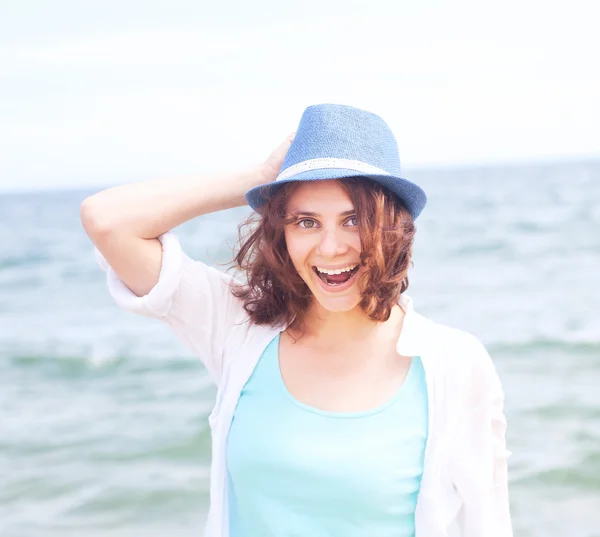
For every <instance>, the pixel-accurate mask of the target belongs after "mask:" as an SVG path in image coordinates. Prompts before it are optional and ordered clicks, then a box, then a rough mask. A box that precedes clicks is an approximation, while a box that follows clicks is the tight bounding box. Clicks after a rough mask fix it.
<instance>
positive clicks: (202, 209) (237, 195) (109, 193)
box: [81, 164, 268, 239]
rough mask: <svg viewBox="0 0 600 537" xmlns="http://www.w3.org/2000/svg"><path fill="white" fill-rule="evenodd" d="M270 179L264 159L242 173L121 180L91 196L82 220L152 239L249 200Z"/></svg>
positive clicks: (103, 229)
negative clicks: (265, 168) (250, 194)
mask: <svg viewBox="0 0 600 537" xmlns="http://www.w3.org/2000/svg"><path fill="white" fill-rule="evenodd" d="M266 182H268V179H267V178H266V177H265V173H264V165H262V164H260V165H255V166H251V167H248V168H246V169H243V170H240V171H236V172H229V173H215V174H202V175H189V176H184V177H177V178H166V179H152V180H148V181H141V182H139V183H132V184H126V185H120V186H115V187H111V188H108V189H106V190H102V191H100V192H98V193H97V194H94V195H92V196H89V197H88V198H86V199H85V200H84V201H83V203H82V205H81V219H82V222H83V225H84V227H85V228H86V231H88V233H90V232H92V231H93V230H96V231H97V232H108V231H111V232H115V231H117V232H119V231H121V232H126V233H127V234H129V235H134V236H136V237H139V238H142V239H151V238H156V237H158V236H159V235H161V234H163V233H165V232H167V231H169V230H170V229H173V228H174V227H177V226H178V225H180V224H183V223H184V222H187V221H188V220H191V219H193V218H195V217H197V216H201V215H203V214H208V213H212V212H215V211H220V210H223V209H230V208H232V207H240V206H242V205H245V204H246V201H245V198H244V194H245V193H246V192H247V191H248V190H249V189H251V188H252V187H254V186H258V185H260V184H264V183H266Z"/></svg>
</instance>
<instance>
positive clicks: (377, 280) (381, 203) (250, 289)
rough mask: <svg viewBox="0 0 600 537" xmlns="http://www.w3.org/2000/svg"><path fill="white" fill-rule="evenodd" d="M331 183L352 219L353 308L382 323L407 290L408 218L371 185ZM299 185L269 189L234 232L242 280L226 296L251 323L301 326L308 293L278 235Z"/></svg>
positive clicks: (381, 189)
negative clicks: (356, 291)
mask: <svg viewBox="0 0 600 537" xmlns="http://www.w3.org/2000/svg"><path fill="white" fill-rule="evenodd" d="M337 181H339V183H340V184H341V185H342V187H343V188H344V189H345V190H346V191H347V192H348V194H349V196H350V198H351V200H352V203H353V205H354V209H355V211H356V216H357V223H358V229H359V233H360V240H361V249H362V251H361V254H360V260H361V265H362V266H364V267H365V269H366V270H364V272H363V274H362V275H361V280H360V282H359V285H360V289H361V297H362V298H361V301H360V303H359V305H360V307H361V308H362V309H363V311H364V312H365V313H366V314H367V315H368V316H369V318H370V319H372V320H373V321H386V320H387V319H388V318H389V316H390V313H391V310H392V307H393V306H394V304H396V303H397V302H398V299H399V298H400V295H401V294H402V293H404V291H406V289H407V288H408V269H409V267H410V266H411V256H412V246H413V241H414V235H415V231H416V228H415V224H414V221H413V218H412V217H411V215H410V213H409V212H408V210H407V209H406V208H405V207H404V205H403V204H402V202H401V201H400V200H399V199H398V198H397V197H396V196H394V195H393V194H391V193H390V192H389V191H388V190H387V189H385V188H384V187H382V186H381V185H379V184H377V183H374V182H373V181H370V180H368V179H364V178H360V177H358V178H351V179H337ZM300 184H302V183H300V182H291V183H286V184H285V185H282V186H281V187H279V188H278V189H274V190H275V191H274V192H273V194H272V195H271V197H270V199H269V201H268V202H267V203H266V204H265V205H264V206H263V207H262V208H261V210H260V213H259V214H257V213H255V214H253V215H251V216H250V217H249V218H248V219H247V220H246V221H245V222H243V223H242V224H240V226H239V228H238V232H239V239H238V240H239V250H238V252H237V254H236V255H235V258H234V261H235V265H236V266H235V268H237V269H238V270H241V271H242V272H243V273H245V276H246V280H247V281H246V282H245V283H236V284H234V285H233V287H232V293H233V295H234V296H236V297H237V298H240V299H241V300H242V303H243V306H244V309H245V310H246V312H247V313H248V315H249V317H250V321H251V322H253V323H255V324H272V325H284V326H288V325H289V326H291V327H292V328H301V327H302V326H303V325H304V319H305V315H306V312H307V310H308V307H309V305H310V302H311V299H312V292H311V291H310V289H309V288H308V286H307V285H306V284H305V283H304V280H303V279H302V278H301V277H300V276H299V274H298V273H297V271H296V269H295V267H294V265H293V264H292V260H291V258H290V256H289V254H288V251H287V247H286V242H285V235H284V228H285V226H286V225H288V224H291V223H293V222H294V221H295V220H296V218H295V217H289V216H288V215H287V214H286V208H287V202H288V200H289V198H290V196H291V195H292V193H293V192H294V191H295V190H296V189H297V188H298V186H299V185H300ZM245 230H248V231H245Z"/></svg>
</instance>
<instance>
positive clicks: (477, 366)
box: [421, 316, 502, 404]
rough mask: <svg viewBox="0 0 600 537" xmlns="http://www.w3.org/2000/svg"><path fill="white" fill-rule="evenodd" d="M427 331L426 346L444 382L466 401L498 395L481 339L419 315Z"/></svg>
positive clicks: (494, 375)
mask: <svg viewBox="0 0 600 537" xmlns="http://www.w3.org/2000/svg"><path fill="white" fill-rule="evenodd" d="M421 318H422V322H423V323H424V324H423V326H426V327H427V328H426V332H427V333H428V341H427V349H428V352H429V353H431V356H432V361H434V363H435V364H436V366H437V369H438V371H439V373H440V374H442V375H443V377H444V380H445V381H446V382H445V384H446V385H448V386H449V387H451V388H455V390H453V391H460V392H461V394H462V395H463V396H464V397H465V398H467V399H468V400H469V402H470V404H473V403H478V402H481V401H483V400H485V399H487V398H490V397H495V396H497V395H498V394H501V392H502V387H501V385H500V381H499V378H498V374H497V371H496V367H495V365H494V362H493V360H492V358H491V356H490V354H489V352H488V351H487V349H486V347H485V346H484V344H483V343H482V342H481V340H480V339H479V338H478V337H477V336H475V335H474V334H472V333H470V332H467V331H465V330H462V329H459V328H455V327H452V326H448V325H445V324H442V323H438V322H435V321H433V320H431V319H427V318H425V317H423V316H421Z"/></svg>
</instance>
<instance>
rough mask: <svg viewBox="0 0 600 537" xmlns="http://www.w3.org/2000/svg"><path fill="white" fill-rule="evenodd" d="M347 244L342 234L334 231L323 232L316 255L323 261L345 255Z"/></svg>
mask: <svg viewBox="0 0 600 537" xmlns="http://www.w3.org/2000/svg"><path fill="white" fill-rule="evenodd" d="M347 251H348V244H347V243H346V241H345V240H344V237H343V232H341V231H339V230H336V229H329V230H323V233H322V235H321V240H320V241H319V244H318V245H317V254H318V255H319V256H321V257H322V258H323V259H327V258H333V257H335V256H338V255H341V254H345V253H346V252H347Z"/></svg>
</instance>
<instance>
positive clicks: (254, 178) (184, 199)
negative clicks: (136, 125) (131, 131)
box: [80, 135, 293, 296]
mask: <svg viewBox="0 0 600 537" xmlns="http://www.w3.org/2000/svg"><path fill="white" fill-rule="evenodd" d="M292 139H293V135H290V136H288V137H287V138H286V139H285V140H284V141H283V142H282V143H281V144H280V145H279V146H278V147H277V148H276V149H275V151H273V153H272V154H271V156H270V157H269V158H268V159H267V160H266V161H265V163H263V164H259V165H255V166H252V167H249V168H248V169H245V170H242V171H239V172H235V173H220V174H207V175H196V176H195V175H192V176H188V177H182V178H168V179H155V180H149V181H142V182H139V183H133V184H126V185H122V186H116V187H112V188H108V189H106V190H103V191H101V192H98V193H97V194H94V195H92V196H90V197H88V198H86V199H85V200H84V201H83V202H82V204H81V211H80V212H81V221H82V224H83V227H84V229H85V231H86V233H87V234H88V236H89V237H90V239H91V240H92V242H93V243H94V245H95V246H96V248H97V249H98V250H99V252H100V253H101V254H102V256H103V257H104V259H105V260H106V261H107V262H108V264H109V265H110V266H111V267H112V268H113V270H114V271H115V273H116V274H117V275H118V276H119V278H120V280H121V281H122V282H123V283H124V284H125V285H127V287H128V288H129V289H131V291H133V292H134V293H135V294H136V295H137V296H144V295H146V294H147V293H149V292H150V290H151V289H152V288H153V287H154V286H155V285H156V283H157V282H158V278H159V274H160V269H161V260H162V248H161V244H160V242H159V241H158V237H159V236H161V235H162V234H163V233H166V232H167V231H169V230H171V229H173V228H174V227H177V226H178V225H180V224H182V223H184V222H187V221H188V220H191V219H193V218H195V217H197V216H200V215H203V214H208V213H212V212H216V211H220V210H223V209H230V208H232V207H239V206H242V205H245V204H246V201H245V199H244V194H245V193H246V192H247V191H248V190H249V189H251V188H252V187H255V186H258V185H261V184H265V183H269V182H271V181H273V180H274V179H275V177H276V176H277V173H278V172H279V168H280V167H281V164H282V162H283V159H284V158H285V155H286V153H287V150H288V149H289V147H290V144H291V141H292Z"/></svg>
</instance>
